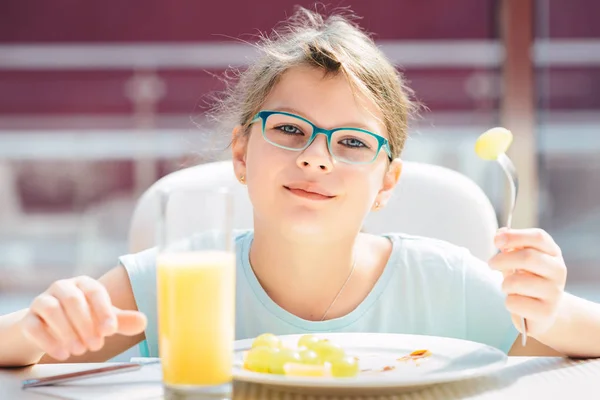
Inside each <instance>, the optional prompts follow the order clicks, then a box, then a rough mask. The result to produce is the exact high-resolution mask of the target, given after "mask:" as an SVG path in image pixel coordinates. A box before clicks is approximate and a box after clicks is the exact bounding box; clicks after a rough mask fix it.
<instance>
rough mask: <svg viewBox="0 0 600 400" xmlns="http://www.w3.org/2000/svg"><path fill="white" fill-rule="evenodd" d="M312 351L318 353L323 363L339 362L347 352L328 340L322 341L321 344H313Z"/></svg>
mask: <svg viewBox="0 0 600 400" xmlns="http://www.w3.org/2000/svg"><path fill="white" fill-rule="evenodd" d="M311 350H313V351H314V352H315V353H317V355H318V356H319V359H320V360H321V362H322V363H324V362H326V361H333V360H337V359H340V358H343V357H344V356H345V355H346V352H345V351H344V349H343V348H341V347H340V346H339V345H337V344H335V343H332V342H330V341H328V340H320V341H319V342H317V343H315V344H313V346H312V348H311Z"/></svg>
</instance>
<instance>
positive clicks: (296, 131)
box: [277, 125, 302, 135]
mask: <svg viewBox="0 0 600 400" xmlns="http://www.w3.org/2000/svg"><path fill="white" fill-rule="evenodd" d="M277 129H279V130H280V131H282V132H284V133H289V134H292V135H298V134H302V131H301V130H300V129H298V128H296V127H295V126H294V125H281V126H278V127H277Z"/></svg>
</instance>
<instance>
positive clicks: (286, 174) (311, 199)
mask: <svg viewBox="0 0 600 400" xmlns="http://www.w3.org/2000/svg"><path fill="white" fill-rule="evenodd" d="M262 109H263V110H271V111H285V112H290V113H293V114H296V115H299V116H301V117H303V118H306V119H307V120H309V121H311V122H312V123H313V124H314V125H316V126H319V127H321V128H325V129H333V128H338V127H353V128H362V129H366V130H368V131H370V132H374V133H377V134H379V135H381V136H383V137H385V138H388V133H387V131H386V129H385V126H384V125H383V123H382V122H381V121H382V120H383V118H382V117H381V114H380V112H379V111H378V109H377V107H376V106H375V105H374V104H373V103H371V102H370V101H368V100H366V99H364V98H361V96H358V95H356V96H355V95H354V94H353V92H352V90H351V87H350V85H349V83H348V82H347V80H346V78H345V77H344V76H343V75H342V74H338V75H333V76H327V77H325V76H324V72H323V71H322V70H319V69H316V68H311V67H297V68H293V69H290V70H289V71H287V72H286V73H285V74H283V75H282V76H281V79H280V80H279V81H278V83H277V84H276V85H275V86H274V88H273V89H272V91H271V93H270V94H269V96H268V97H267V99H266V100H265V102H264V104H263V106H262ZM240 129H241V128H240V127H237V128H236V129H235V130H234V143H233V162H234V168H235V172H236V175H237V176H238V177H241V176H244V178H245V181H246V183H247V185H248V193H249V196H250V200H251V201H252V204H253V207H254V220H255V225H256V226H261V227H268V229H275V230H277V231H278V232H280V233H282V234H285V235H286V236H289V237H297V238H299V237H301V236H313V237H316V238H317V239H318V240H321V241H327V240H333V239H336V238H339V237H340V236H347V235H356V233H357V232H358V231H359V230H360V229H361V227H362V224H363V221H364V219H365V217H366V215H367V213H368V212H369V211H370V210H372V209H375V208H376V207H375V204H376V202H377V203H379V205H380V207H382V206H384V205H385V203H386V201H387V199H388V198H389V196H390V194H391V190H392V189H393V188H394V186H395V184H396V182H397V180H398V177H399V176H400V171H401V162H400V160H394V161H392V162H391V164H390V162H389V159H388V156H387V154H386V152H385V151H384V150H383V149H382V150H381V151H380V152H379V155H378V156H377V158H376V159H375V161H373V162H372V163H371V164H347V163H344V162H341V161H337V160H336V159H334V158H333V157H332V156H331V154H330V153H329V149H328V146H327V139H326V137H325V136H324V135H317V137H316V138H315V140H314V141H313V142H312V143H311V144H310V146H308V147H307V148H306V149H305V150H303V151H293V150H287V149H283V148H280V147H276V146H274V145H272V144H270V143H269V142H267V141H266V140H265V139H264V137H263V134H262V122H261V121H260V120H259V121H258V122H256V123H254V124H252V125H251V126H250V134H249V135H243V134H242V132H241V131H240ZM287 129H292V130H293V128H287ZM388 139H389V138H388ZM332 144H333V143H332ZM316 234H318V235H320V236H314V235H316Z"/></svg>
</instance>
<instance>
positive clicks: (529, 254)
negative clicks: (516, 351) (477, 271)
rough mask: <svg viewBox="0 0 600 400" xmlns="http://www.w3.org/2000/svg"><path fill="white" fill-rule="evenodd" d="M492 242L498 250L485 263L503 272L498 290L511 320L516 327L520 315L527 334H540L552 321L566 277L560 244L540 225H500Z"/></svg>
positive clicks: (519, 323) (534, 335)
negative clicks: (525, 226)
mask: <svg viewBox="0 0 600 400" xmlns="http://www.w3.org/2000/svg"><path fill="white" fill-rule="evenodd" d="M494 243H495V245H496V247H497V248H498V249H499V250H500V253H498V254H497V255H496V256H494V257H493V258H492V259H491V260H490V261H489V265H490V267H491V268H492V269H495V270H498V271H501V272H502V274H503V275H504V283H503V284H502V290H503V291H504V292H505V293H506V294H507V297H506V308H507V309H508V311H509V312H510V313H511V314H512V321H513V324H514V325H515V327H516V328H517V330H519V331H520V330H521V322H520V317H524V318H525V319H526V320H527V334H528V335H529V336H532V337H536V336H539V335H542V334H544V333H545V332H547V331H548V330H549V329H550V328H551V327H552V325H553V324H554V322H555V321H556V318H557V315H558V311H559V306H560V303H561V299H562V297H563V293H564V289H565V283H566V280H567V267H566V266H565V262H564V260H563V257H562V252H561V250H560V247H559V246H558V245H557V244H556V242H555V241H554V239H552V237H551V236H550V235H549V234H548V233H546V232H545V231H543V230H541V229H510V230H508V229H506V228H502V229H500V230H498V233H497V234H496V237H495V240H494ZM521 333H523V332H521Z"/></svg>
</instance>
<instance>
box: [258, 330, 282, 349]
mask: <svg viewBox="0 0 600 400" xmlns="http://www.w3.org/2000/svg"><path fill="white" fill-rule="evenodd" d="M260 346H266V347H281V340H279V338H278V337H277V336H275V335H273V334H272V333H263V334H262V335H260V336H258V337H256V339H254V341H253V342H252V347H253V348H254V347H260Z"/></svg>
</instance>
